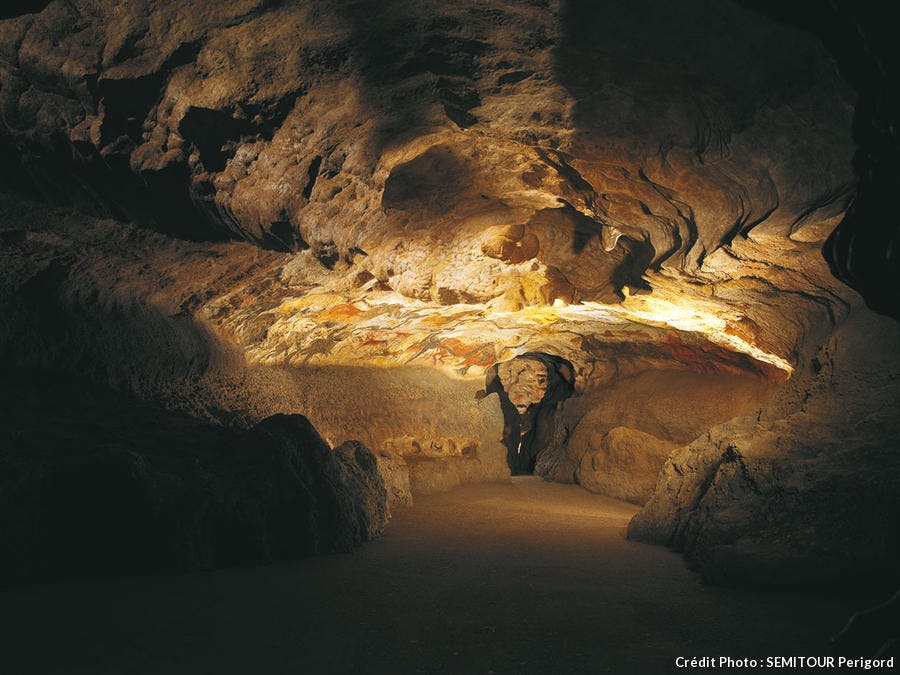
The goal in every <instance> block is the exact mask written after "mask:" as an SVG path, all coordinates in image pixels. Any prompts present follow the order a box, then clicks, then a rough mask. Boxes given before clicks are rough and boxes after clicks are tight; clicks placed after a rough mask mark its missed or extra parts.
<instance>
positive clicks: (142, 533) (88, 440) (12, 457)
mask: <svg viewBox="0 0 900 675" xmlns="http://www.w3.org/2000/svg"><path fill="white" fill-rule="evenodd" d="M57 379H58V380H63V381H64V378H62V377H59V376H58V377H57ZM28 398H29V397H28V396H27V395H26V396H25V397H24V399H25V400H28ZM88 398H89V401H90V404H89V405H84V404H77V405H74V406H70V407H69V409H68V410H65V409H64V410H62V411H60V410H59V409H58V408H57V409H49V410H45V411H43V419H42V417H41V412H39V411H36V410H35V409H34V408H32V407H29V406H27V405H24V406H23V405H20V406H18V409H16V408H13V410H14V411H15V412H16V418H15V420H14V421H13V422H12V423H11V424H8V425H6V429H5V430H4V431H5V433H4V436H6V438H5V439H4V443H3V444H2V448H3V449H2V450H0V528H2V530H3V532H4V536H3V539H2V542H0V580H2V581H0V583H3V584H15V583H19V582H23V581H33V580H45V579H59V578H68V577H78V576H104V575H115V574H123V573H139V572H157V571H182V570H193V569H209V568H214V567H221V566H227V565H235V564H255V563H264V562H271V561H274V560H289V559H293V558H297V557H300V556H306V555H314V554H320V553H334V552H348V551H351V550H353V548H355V547H356V546H358V545H360V544H361V543H363V542H365V541H367V540H370V539H373V538H375V537H377V536H379V535H380V534H381V532H382V531H383V529H384V526H385V524H386V521H387V512H386V503H385V502H386V493H385V488H384V484H383V482H382V479H381V476H380V474H379V473H378V470H377V466H376V461H375V458H374V456H373V455H372V454H371V452H369V451H368V450H367V449H366V448H365V447H364V446H362V445H361V444H359V443H356V442H348V443H345V444H343V445H342V446H340V447H339V448H337V449H336V450H334V451H332V450H331V449H330V448H329V447H328V445H327V444H326V443H325V442H324V441H323V440H322V439H321V438H320V437H319V435H318V433H317V432H316V430H315V429H314V428H313V427H312V425H311V424H310V423H309V421H308V420H306V418H304V417H302V416H299V415H275V416H273V417H270V418H268V419H266V420H264V421H262V422H261V423H260V424H258V425H256V426H255V427H253V428H252V429H249V430H247V431H245V432H241V433H235V432H232V431H229V430H227V429H223V428H220V427H214V426H212V425H209V424H206V423H202V422H198V421H196V420H191V419H189V418H185V417H183V416H178V415H174V414H172V413H167V412H166V411H163V410H160V409H158V408H154V407H152V406H146V405H137V404H135V403H133V402H132V403H128V404H122V403H121V402H116V401H113V400H111V399H110V398H109V397H108V396H106V395H102V396H101V397H100V398H99V399H91V398H90V397H88ZM31 402H33V399H32V401H31ZM94 403H101V404H103V406H105V407H99V408H98V407H96V406H95V405H93V404H94ZM107 406H108V407H107Z"/></svg>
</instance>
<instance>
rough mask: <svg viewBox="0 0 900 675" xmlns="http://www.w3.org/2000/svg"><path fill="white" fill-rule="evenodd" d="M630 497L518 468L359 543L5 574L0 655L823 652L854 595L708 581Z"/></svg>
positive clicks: (324, 661) (525, 659)
mask: <svg viewBox="0 0 900 675" xmlns="http://www.w3.org/2000/svg"><path fill="white" fill-rule="evenodd" d="M635 510H636V509H635V507H633V506H631V505H629V504H625V503H622V502H617V501H614V500H611V499H607V498H604V497H599V496H596V495H591V494H589V493H587V492H585V491H584V490H582V489H581V488H578V487H574V486H565V485H558V484H549V483H544V482H542V481H540V480H539V479H536V478H532V477H527V478H517V479H515V480H514V482H513V483H512V484H510V485H485V486H474V487H465V488H461V489H458V490H456V491H454V492H451V493H447V494H443V495H436V496H432V497H429V498H422V499H419V501H418V503H417V505H416V507H415V508H413V509H408V510H405V511H403V512H399V513H396V514H395V517H394V519H393V521H392V522H391V524H390V526H389V528H388V531H387V533H386V535H385V536H384V537H383V538H382V539H380V540H378V541H375V542H373V543H370V544H368V545H366V546H364V547H363V548H362V549H360V550H359V551H357V552H356V553H354V554H352V555H341V556H328V557H323V558H317V559H310V560H304V561H300V562H296V563H290V564H279V565H271V566H267V567H259V568H248V569H233V570H225V571H217V572H211V573H198V574H184V575H167V576H156V577H138V578H124V579H117V580H106V581H89V582H78V583H70V584H54V585H42V586H35V587H31V588H19V589H7V590H3V591H0V648H2V651H0V673H4V674H8V675H18V674H20V673H22V674H24V673H41V674H42V675H43V674H49V673H92V674H93V673H110V674H113V673H114V674H116V675H120V674H131V673H154V674H160V675H162V674H174V673H190V674H192V675H193V674H209V675H221V674H225V673H240V674H254V673H294V674H301V673H350V672H356V673H415V672H448V673H491V672H494V673H506V672H521V673H576V672H577V673H581V672H586V673H594V672H610V673H656V672H670V671H672V670H673V663H674V659H675V657H676V656H678V655H682V656H719V655H734V656H753V657H764V656H775V655H782V656H784V655H792V654H796V655H805V656H812V655H825V654H828V653H829V650H828V644H827V638H828V636H829V635H830V634H832V633H834V632H836V631H837V630H838V629H839V628H840V627H841V625H842V624H843V622H844V620H845V619H846V618H847V616H848V614H849V613H850V612H851V611H852V609H853V607H851V605H850V601H848V600H842V599H840V598H839V597H838V593H837V590H836V589H822V591H821V592H816V593H815V594H809V593H807V594H805V595H800V594H787V593H760V592H751V591H738V590H729V589H721V588H713V587H709V586H705V585H703V584H701V583H700V581H699V580H698V578H697V577H696V576H695V575H694V574H693V573H691V572H690V571H689V570H687V569H686V568H685V565H684V563H683V561H682V559H681V557H680V556H678V555H676V554H675V553H671V552H669V551H667V550H665V549H663V548H660V547H655V546H649V545H645V544H639V543H635V542H630V541H626V540H625V538H624V531H625V526H626V523H627V522H628V519H629V518H630V517H631V515H632V514H633V513H634V511H635ZM680 672H700V671H686V670H682V671H680ZM703 672H712V671H711V670H704V671H703ZM733 672H734V671H733ZM745 672H746V671H745Z"/></svg>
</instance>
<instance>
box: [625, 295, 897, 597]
mask: <svg viewBox="0 0 900 675" xmlns="http://www.w3.org/2000/svg"><path fill="white" fill-rule="evenodd" d="M898 340H900V327H898V326H897V324H896V323H894V322H892V321H890V320H888V319H884V318H882V317H877V316H875V315H872V314H871V312H869V311H868V310H865V309H859V310H857V311H856V312H855V313H854V315H853V316H852V317H851V319H850V320H849V321H848V322H847V323H846V324H844V325H843V326H841V327H840V328H839V329H838V330H837V331H836V332H835V334H834V336H833V337H832V338H831V339H830V340H829V341H828V342H827V343H826V344H825V345H824V346H822V347H821V349H820V350H819V351H818V353H816V354H815V356H814V357H812V358H811V359H810V369H809V371H808V372H807V373H805V375H803V376H801V377H798V378H796V379H795V380H793V381H792V383H791V384H790V385H789V386H788V387H786V388H785V389H783V390H782V391H781V392H779V394H778V395H777V396H776V397H774V398H773V399H772V400H771V401H770V402H769V403H767V404H766V405H765V406H764V407H763V408H762V410H760V411H759V412H757V413H756V414H753V415H748V416H744V417H741V418H738V419H736V420H733V421H731V422H727V423H725V424H722V425H720V426H717V427H714V428H713V429H712V430H711V431H710V432H709V433H708V434H706V435H704V436H703V437H701V438H699V439H697V440H696V441H694V442H693V443H691V444H690V445H688V446H685V447H683V448H679V449H678V450H676V451H674V452H673V453H672V455H671V457H670V458H669V460H668V462H667V463H666V465H665V467H664V468H663V471H662V472H661V474H660V480H659V482H658V484H657V487H656V490H655V492H654V494H653V497H652V498H651V499H650V501H649V502H648V503H647V504H646V506H645V507H644V508H643V510H642V511H640V512H639V513H638V514H637V515H636V516H635V517H634V519H633V520H632V522H631V524H630V525H629V536H630V537H632V538H635V539H640V540H642V541H652V542H657V543H664V544H668V545H670V546H673V547H674V548H676V549H677V550H681V551H684V552H685V554H686V556H687V557H688V559H689V560H690V561H692V563H693V564H694V565H695V566H696V567H697V568H698V569H699V570H700V571H701V572H702V573H703V574H704V576H705V577H706V578H707V579H709V580H711V581H715V582H719V583H744V584H746V583H751V584H758V585H804V584H816V583H821V582H833V581H839V580H842V579H847V580H850V579H851V578H856V577H858V576H859V575H868V576H869V577H871V578H872V579H890V578H891V577H892V576H893V575H894V574H895V571H896V560H897V558H898V556H900V548H898V543H897V539H896V536H895V533H896V532H897V530H898V527H900V498H898V494H897V490H896V485H897V481H898V480H900V461H898V447H897V439H898V438H900V420H898V417H897V415H896V408H895V406H894V405H893V402H895V401H897V400H900V389H898V386H900V384H898V383H900V377H898V374H900V361H898V357H897V354H896V352H889V351H885V350H882V349H880V347H878V345H880V344H887V343H891V342H893V343H894V344H897V341H898ZM872 402H875V403H874V405H873V404H872Z"/></svg>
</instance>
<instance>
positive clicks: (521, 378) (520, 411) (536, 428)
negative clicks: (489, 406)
mask: <svg viewBox="0 0 900 675" xmlns="http://www.w3.org/2000/svg"><path fill="white" fill-rule="evenodd" d="M574 372H575V371H574V369H573V368H572V364H571V363H570V362H569V361H567V360H566V359H563V358H561V357H559V356H553V355H551V354H542V353H540V352H529V353H527V354H523V355H521V356H517V357H516V358H514V359H512V360H510V361H505V362H504V363H500V364H498V365H497V366H496V367H494V368H492V369H491V371H490V372H489V373H488V375H487V383H486V385H487V386H486V391H487V392H488V393H491V392H497V395H498V396H499V397H500V407H501V409H502V410H503V421H504V424H503V443H504V445H506V459H507V462H508V463H509V468H510V471H512V474H513V475H514V476H518V475H523V474H533V473H535V468H536V467H539V466H540V464H541V463H542V462H539V459H548V458H550V457H554V456H556V455H558V454H559V453H560V452H562V451H563V450H564V449H565V443H566V440H567V439H568V433H567V432H566V430H565V428H564V427H563V425H562V424H561V423H560V422H561V419H560V412H561V406H562V402H563V401H564V400H565V399H567V398H569V397H570V396H571V395H572V393H573V391H574V388H573V382H574ZM538 473H541V472H540V471H538Z"/></svg>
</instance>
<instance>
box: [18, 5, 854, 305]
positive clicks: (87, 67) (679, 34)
mask: <svg viewBox="0 0 900 675" xmlns="http://www.w3.org/2000/svg"><path fill="white" fill-rule="evenodd" d="M363 15H364V16H365V17H366V20H365V21H364V22H362V21H360V20H359V19H357V18H354V17H357V16H363ZM683 16H697V17H702V21H685V20H682V18H681V17H683ZM0 39H2V44H3V50H2V54H3V60H2V62H0V77H2V83H3V86H2V91H0V105H2V108H3V111H4V120H5V122H6V125H5V128H4V129H3V131H2V132H0V133H2V142H3V145H4V146H5V147H6V149H7V152H8V153H10V154H12V153H15V154H16V155H18V157H19V162H20V166H18V167H16V168H15V169H14V170H13V171H10V173H15V174H16V176H15V178H16V180H17V181H18V182H19V183H23V184H24V183H27V184H28V185H29V186H30V189H31V190H32V191H33V192H37V193H40V194H43V195H46V196H48V197H50V198H52V199H55V200H58V201H60V202H63V203H72V202H74V203H76V204H81V205H83V206H86V207H92V208H95V209H100V210H101V211H103V212H106V213H111V214H113V215H119V216H126V217H130V218H134V219H138V220H142V221H146V222H149V223H150V224H151V225H153V226H154V227H156V228H157V229H160V230H162V231H164V232H170V233H173V234H176V235H178V236H185V237H191V238H197V237H203V238H210V237H213V238H214V237H222V236H232V237H238V238H242V239H248V240H250V241H253V242H255V243H258V244H260V245H262V246H264V247H267V248H275V249H280V250H295V251H296V250H303V249H306V248H309V249H310V251H311V254H312V255H313V256H315V257H317V258H318V260H319V261H320V262H321V264H322V265H323V266H325V267H327V268H333V267H335V266H338V267H346V266H348V265H351V264H352V265H354V266H355V268H357V269H358V270H359V271H365V272H366V273H367V274H369V275H372V276H374V277H375V278H377V279H378V280H379V281H380V282H382V283H383V284H385V285H386V286H388V287H390V288H392V289H394V290H396V291H398V292H399V293H401V294H403V295H405V296H407V297H412V298H419V299H423V300H429V301H432V300H433V301H437V302H439V303H441V304H453V303H456V302H473V301H489V300H496V301H497V302H498V303H500V302H502V304H503V305H504V306H506V307H512V308H515V307H521V306H522V305H534V304H545V303H549V302H552V301H553V300H555V299H557V298H559V299H562V300H565V301H567V302H571V301H573V300H601V301H604V302H610V301H615V300H616V299H617V298H621V291H622V288H623V287H626V286H631V287H633V288H641V287H644V286H645V285H646V281H642V280H641V275H642V274H643V273H644V272H645V271H647V270H648V269H658V268H659V267H660V266H665V267H667V268H671V269H675V270H687V271H689V272H693V271H695V270H696V269H697V267H698V266H699V265H700V263H702V262H703V260H704V259H705V258H706V257H707V256H708V255H710V254H711V253H712V252H713V251H715V250H717V249H719V248H720V247H722V246H723V245H727V244H729V243H730V242H731V241H732V240H733V239H734V238H735V237H737V236H740V237H743V236H746V235H748V234H749V233H750V232H751V231H756V232H758V233H760V234H762V233H766V234H773V235H777V236H778V237H779V238H788V237H793V238H794V239H797V240H799V241H803V242H821V241H822V240H823V239H824V237H826V236H827V235H828V233H829V232H830V227H829V223H831V226H832V227H833V223H834V222H836V221H835V220H834V219H835V218H837V217H839V216H840V214H841V213H842V212H843V210H844V208H845V207H846V204H847V201H848V198H849V195H850V190H851V187H852V184H853V174H852V170H851V165H850V159H851V156H852V151H853V147H852V144H851V142H850V134H849V129H850V115H851V112H852V108H851V106H852V101H853V96H852V94H851V92H850V91H849V89H847V88H845V87H844V86H843V85H842V84H841V82H840V80H839V79H838V78H837V76H836V73H835V72H834V71H833V69H832V67H831V66H830V64H829V63H828V62H827V60H825V59H824V58H823V56H822V53H821V49H820V48H819V46H818V45H817V44H816V43H815V41H813V40H812V39H810V38H809V37H807V36H805V35H802V34H800V33H797V32H794V31H790V30H788V29H785V28H781V27H778V26H776V25H775V24H773V23H771V22H769V21H767V20H765V19H763V18H761V17H759V16H757V15H755V14H753V13H752V12H749V11H746V10H742V9H740V8H738V7H736V6H733V5H731V4H729V3H703V2H692V3H689V4H688V5H686V6H685V5H683V4H682V5H679V6H678V7H677V8H676V7H659V6H658V3H646V4H641V3H638V4H635V3H630V4H629V5H628V6H627V7H626V6H622V5H621V4H620V3H596V2H577V1H572V2H530V3H521V2H515V3H513V2H510V3H505V2H495V3H493V4H492V5H490V6H484V5H480V4H471V3H439V2H431V3H412V4H411V3H403V2H382V3H379V4H378V5H377V6H376V7H372V6H371V5H370V4H366V6H365V9H364V11H363V7H362V6H361V5H360V6H359V7H356V6H347V5H346V3H330V2H324V1H320V2H312V3H292V2H288V3H283V4H278V5H272V4H270V3H266V2H262V1H261V0H242V1H240V2H223V3H214V4H212V5H210V4H209V3H202V2H195V3H190V2H189V3H164V4H157V3H151V2H141V1H139V0H133V1H130V2H126V3H120V4H117V5H110V4H109V3H106V2H90V1H88V0H84V1H79V2H74V3H63V2H52V3H50V4H49V5H48V7H47V8H46V9H44V10H43V11H42V12H40V13H39V14H36V15H24V16H21V17H19V18H16V19H13V20H9V21H6V22H4V24H3V26H2V38H0Z"/></svg>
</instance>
